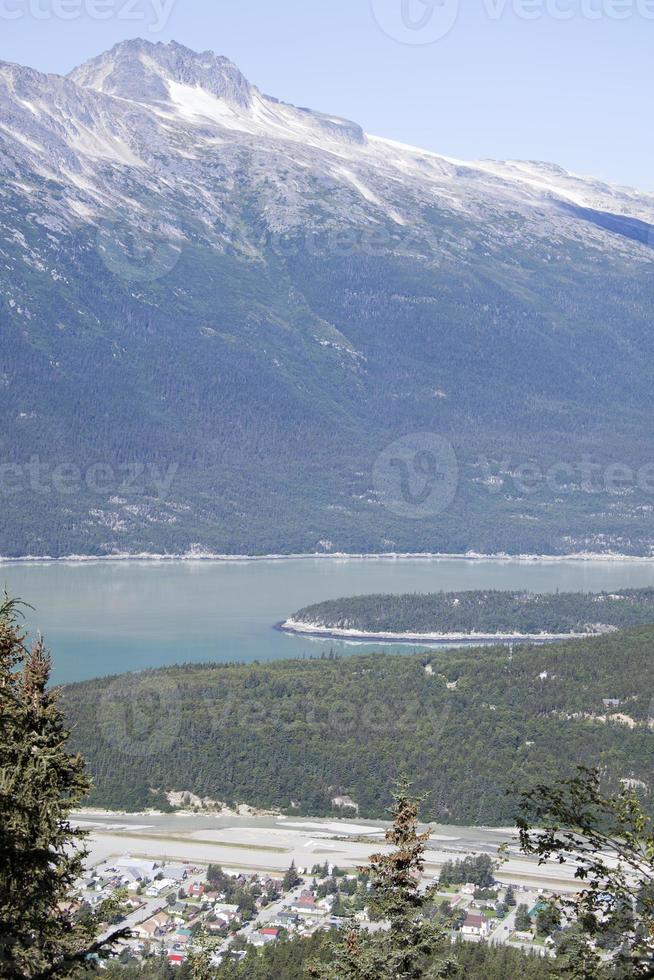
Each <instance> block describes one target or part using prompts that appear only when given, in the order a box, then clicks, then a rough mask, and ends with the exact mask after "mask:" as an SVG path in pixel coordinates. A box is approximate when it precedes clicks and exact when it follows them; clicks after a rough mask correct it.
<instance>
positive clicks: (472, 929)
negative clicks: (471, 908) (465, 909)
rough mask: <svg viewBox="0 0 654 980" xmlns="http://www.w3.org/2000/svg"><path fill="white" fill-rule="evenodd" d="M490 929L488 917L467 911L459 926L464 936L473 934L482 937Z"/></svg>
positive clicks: (486, 934)
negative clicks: (463, 920) (461, 924)
mask: <svg viewBox="0 0 654 980" xmlns="http://www.w3.org/2000/svg"><path fill="white" fill-rule="evenodd" d="M490 931H491V922H490V919H487V918H486V916H485V915H474V914H473V913H472V912H469V913H468V915H467V916H466V919H465V922H464V923H463V926H462V928H461V932H462V933H463V935H464V936H475V937H478V938H479V939H484V938H485V937H486V936H488V934H489V933H490Z"/></svg>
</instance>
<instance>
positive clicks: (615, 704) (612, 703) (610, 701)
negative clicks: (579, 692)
mask: <svg viewBox="0 0 654 980" xmlns="http://www.w3.org/2000/svg"><path fill="white" fill-rule="evenodd" d="M602 704H603V705H604V707H605V708H619V707H620V705H621V704H622V701H621V700H620V698H604V699H603V701H602Z"/></svg>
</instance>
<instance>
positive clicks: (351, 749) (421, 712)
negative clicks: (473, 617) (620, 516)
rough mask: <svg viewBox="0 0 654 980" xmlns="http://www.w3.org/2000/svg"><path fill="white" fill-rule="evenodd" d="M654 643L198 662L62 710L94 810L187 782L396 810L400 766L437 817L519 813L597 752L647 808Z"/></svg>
mask: <svg viewBox="0 0 654 980" xmlns="http://www.w3.org/2000/svg"><path fill="white" fill-rule="evenodd" d="M653 642H654V627H651V626H648V627H641V628H640V629H635V630H628V631H625V632H624V633H614V634H611V635H610V636H604V637H600V638H592V639H586V640H574V641H562V642H561V641H559V642H556V643H553V644H551V645H545V646H539V647H528V646H519V647H518V646H516V647H515V648H514V650H513V653H512V655H510V654H509V652H508V651H507V649H506V648H504V647H490V648H481V649H477V650H472V651H471V649H470V648H468V649H466V650H465V651H461V650H450V651H443V650H440V651H430V652H429V653H425V654H421V655H417V656H398V655H390V654H384V655H379V654H378V655H375V654H368V655H356V656H351V657H345V658H342V659H339V658H333V657H330V658H322V659H315V660H295V661H292V660H289V661H278V662H276V663H264V664H232V665H227V664H206V665H186V666H183V667H168V668H165V669H163V670H155V671H143V672H141V673H139V674H124V675H122V676H120V677H114V678H102V679H99V680H94V681H86V682H84V683H81V684H74V685H71V686H70V687H66V688H65V689H64V692H63V705H64V709H65V711H66V712H67V716H68V719H69V722H70V725H71V727H72V730H73V736H72V742H73V745H74V747H75V749H77V750H79V751H80V752H81V753H82V754H83V756H84V758H85V759H86V760H87V761H88V765H89V769H90V771H91V772H92V774H93V777H94V790H93V794H92V796H91V797H90V798H89V805H90V806H107V807H111V808H113V809H119V810H120V809H123V808H126V807H128V808H132V809H143V808H144V807H147V806H148V804H150V803H152V801H153V799H154V798H155V797H153V793H156V794H157V798H158V799H160V800H161V799H162V794H163V793H164V792H168V791H180V792H186V791H188V792H191V793H194V794H196V795H198V796H200V797H202V798H205V797H208V798H210V799H214V800H227V801H231V800H236V801H237V802H239V803H244V802H247V803H249V804H252V805H260V806H266V807H267V806H278V807H283V808H289V807H290V804H291V801H294V802H295V803H296V804H297V806H298V809H297V810H296V812H300V813H305V814H311V815H312V816H319V815H321V814H325V813H329V812H330V810H331V800H332V798H333V797H334V796H337V795H348V796H351V797H352V799H354V800H355V801H356V802H357V803H358V804H359V806H360V808H361V816H362V817H375V818H383V817H384V815H385V813H386V807H388V805H389V800H390V797H391V793H392V789H393V781H394V780H395V779H396V778H397V773H400V772H401V773H405V774H406V775H407V776H409V777H410V778H412V779H414V780H415V786H416V792H418V793H420V794H421V795H424V796H425V797H426V802H425V804H424V805H425V808H426V809H425V817H426V818H428V819H430V820H437V821H439V822H442V823H463V824H476V825H479V824H481V825H494V826H505V825H507V824H511V823H512V822H513V820H514V817H515V815H516V800H517V799H518V797H519V795H520V793H521V792H523V791H525V790H527V789H529V788H530V787H532V786H533V785H534V784H535V783H537V782H544V783H546V784H550V785H551V784H552V783H554V782H555V781H556V780H557V779H559V778H564V777H565V776H566V775H567V774H572V773H573V772H574V770H575V768H576V767H577V766H578V765H585V766H588V767H599V768H600V769H601V771H602V773H603V776H604V778H605V780H606V781H607V783H609V784H610V785H611V786H612V787H613V788H614V789H617V788H618V787H619V786H620V783H621V782H622V781H625V782H629V784H630V785H632V786H633V787H634V788H640V789H641V790H642V791H643V794H644V796H645V797H646V799H647V801H648V802H647V806H648V809H649V810H650V811H651V810H652V797H651V792H650V790H651V787H652V780H653V778H654V771H653V769H652V750H651V744H652V738H654V732H653V731H652V726H653V725H654V715H653V711H654V703H653V702H652V699H651V694H650V693H649V692H650V691H651V682H652V680H654V677H653V668H652V657H651V649H652V643H653ZM605 702H606V703H605ZM135 716H138V724H137V725H135V724H134V722H133V719H134V717H135Z"/></svg>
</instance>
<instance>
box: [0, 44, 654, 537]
mask: <svg viewBox="0 0 654 980" xmlns="http://www.w3.org/2000/svg"><path fill="white" fill-rule="evenodd" d="M0 174H1V178H2V179H1V182H0V195H1V201H2V207H1V209H0V256H1V262H0V338H1V340H0V412H1V414H2V419H3V425H2V429H1V430H0V460H1V465H0V494H1V495H2V509H3V516H4V520H3V521H2V522H1V525H0V554H5V555H14V556H16V555H26V554H33V555H43V554H51V555H66V554H70V553H74V552H77V553H80V552H82V553H86V554H112V553H125V552H132V553H133V552H136V553H139V552H157V553H161V552H168V553H184V552H188V551H193V552H195V553H198V552H203V551H217V552H225V553H268V552H305V551H314V550H322V551H449V552H463V551H467V550H470V549H472V550H476V551H485V552H491V551H499V550H504V551H509V552H526V551H529V552H552V553H569V552H575V551H622V552H631V553H638V554H649V553H651V552H652V551H653V550H654V533H653V532H652V530H651V519H650V518H651V509H652V506H653V503H654V502H653V501H652V493H653V492H654V480H653V473H654V467H653V466H652V465H651V464H652V462H653V461H654V438H653V436H652V433H651V426H650V419H651V417H652V410H653V409H654V356H653V355H654V336H653V334H652V331H651V323H652V317H653V313H654V277H653V275H652V272H653V269H654V265H653V263H654V252H653V250H652V245H653V244H654V234H653V233H652V228H653V227H654V195H651V194H644V193H639V192H636V191H633V190H628V189H622V188H615V187H610V186H608V185H606V184H604V183H602V182H600V181H595V180H590V179H585V178H580V177H577V176H575V175H573V174H569V173H567V172H566V171H564V170H562V169H561V168H559V167H556V166H552V165H549V164H541V163H525V162H491V161H483V162H480V163H474V164H470V163H464V162H461V161H457V160H453V159H450V158H447V157H443V156H438V155H436V154H434V153H430V152H426V151H422V150H419V149H413V148H410V147H406V146H402V145H399V144H397V143H393V142H392V141H389V140H384V139H381V138H378V137H373V136H370V135H367V134H366V133H364V131H363V130H362V128H361V127H360V126H358V125H357V124H356V123H353V122H349V121H348V120H345V119H341V118H339V117H336V116H332V115H329V114H325V113H320V112H314V111H311V110H309V109H304V108H297V107H295V106H291V105H287V104H285V103H283V102H280V101H278V100H277V99H274V98H271V97H269V96H266V95H264V94H262V93H261V92H260V91H259V89H257V88H256V87H255V86H254V85H252V84H251V83H250V82H249V81H248V80H247V79H246V78H245V77H244V76H243V75H242V74H241V72H240V71H239V70H238V68H237V67H236V66H235V65H233V64H232V63H231V62H230V61H228V60H227V59H226V58H222V57H216V56H215V55H213V54H212V53H210V52H205V53H202V54H197V53H195V52H193V51H190V50H189V49H187V48H185V47H183V46H181V45H179V44H175V43H171V44H153V43H150V42H146V41H141V40H135V41H130V42H126V43H123V44H120V45H117V46H116V47H115V48H113V49H112V50H111V51H109V52H108V53H106V54H103V55H101V56H100V57H98V58H95V59H93V60H91V61H90V62H88V63H86V64H85V65H82V66H81V67H79V68H77V69H75V70H74V71H73V72H72V73H71V74H70V75H69V76H68V77H65V78H64V77H59V76H53V75H44V74H41V73H39V72H37V71H34V70H32V69H29V68H23V67H20V66H17V65H13V64H7V63H2V64H0ZM397 440H400V442H399V443H397ZM534 466H535V467H536V469H534ZM530 467H531V468H530ZM439 481H440V482H439Z"/></svg>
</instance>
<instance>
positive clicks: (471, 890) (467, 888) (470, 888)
mask: <svg viewBox="0 0 654 980" xmlns="http://www.w3.org/2000/svg"><path fill="white" fill-rule="evenodd" d="M476 891H477V886H476V885H473V884H471V883H470V882H467V883H466V884H465V885H461V888H460V892H461V894H462V895H474V894H475V892H476Z"/></svg>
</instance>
